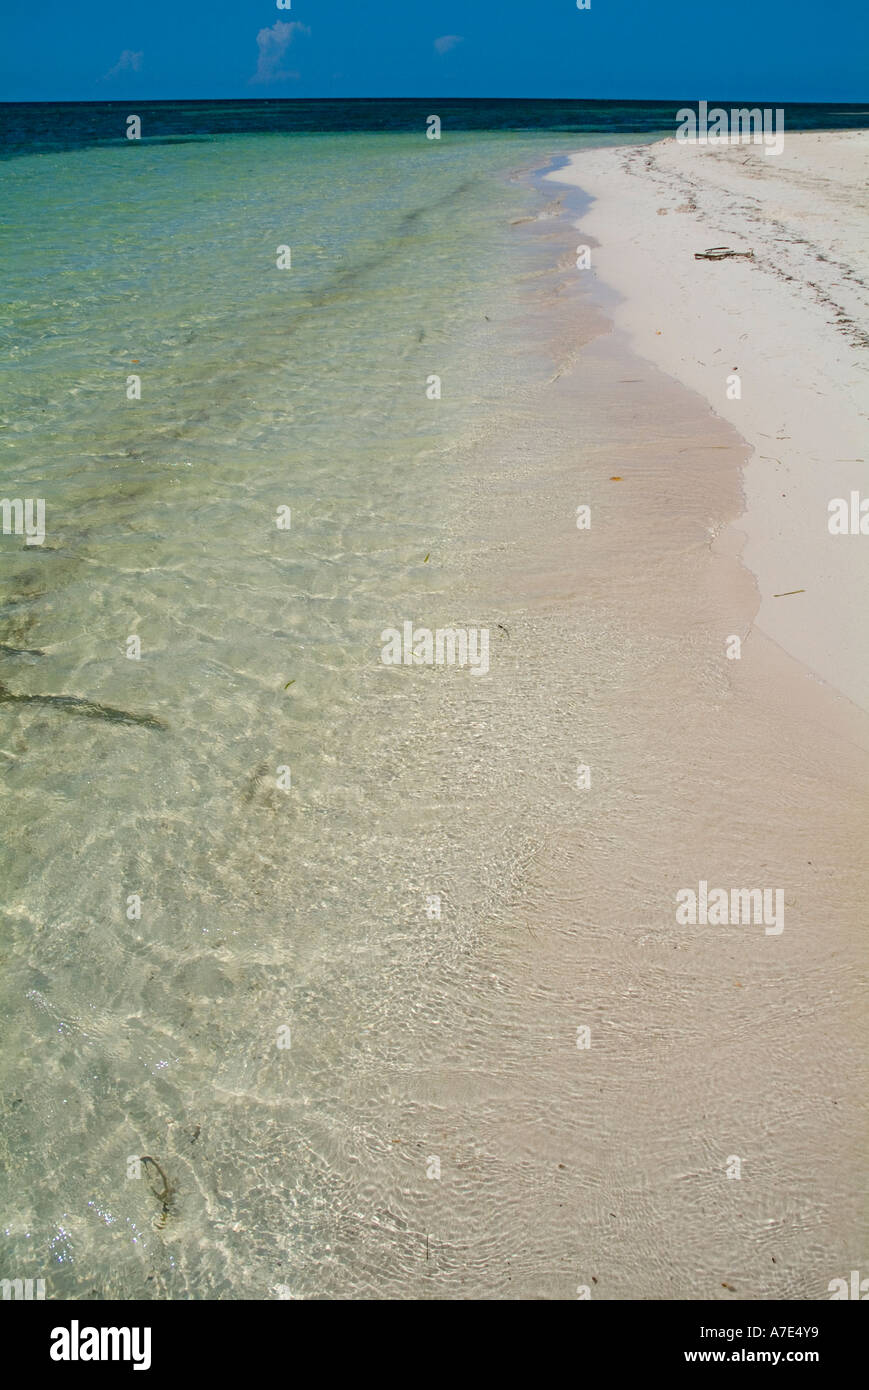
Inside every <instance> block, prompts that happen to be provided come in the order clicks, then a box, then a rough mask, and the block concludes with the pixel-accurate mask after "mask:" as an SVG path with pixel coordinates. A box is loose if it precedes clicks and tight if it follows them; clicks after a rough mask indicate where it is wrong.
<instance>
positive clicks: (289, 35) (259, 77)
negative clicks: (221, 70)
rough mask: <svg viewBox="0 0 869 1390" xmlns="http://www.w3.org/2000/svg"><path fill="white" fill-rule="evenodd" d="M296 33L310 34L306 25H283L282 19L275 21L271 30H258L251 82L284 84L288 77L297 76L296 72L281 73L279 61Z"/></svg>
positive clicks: (295, 22)
mask: <svg viewBox="0 0 869 1390" xmlns="http://www.w3.org/2000/svg"><path fill="white" fill-rule="evenodd" d="M297 31H298V32H299V33H301V34H310V32H311V31H310V29H309V28H308V26H307V24H299V23H297V21H296V20H293V22H292V23H291V24H285V23H284V22H283V20H282V19H278V20H276V21H275V23H274V24H273V25H272V27H271V29H260V31H259V33H258V34H257V36H256V46H257V48H258V49H259V58H258V59H257V65H256V72H255V73H254V75H253V77H252V78H251V79H250V80H251V82H284V81H286V79H287V78H289V77H298V76H299V74H298V73H297V72H282V71H281V59H282V58H283V56H284V54H285V53H286V51H287V49H288V48H289V46H290V44H291V43H292V41H293V35H294V34H295V33H296V32H297Z"/></svg>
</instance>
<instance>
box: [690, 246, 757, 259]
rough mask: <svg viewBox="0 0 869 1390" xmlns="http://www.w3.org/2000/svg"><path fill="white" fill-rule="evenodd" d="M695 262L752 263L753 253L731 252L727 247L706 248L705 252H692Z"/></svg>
mask: <svg viewBox="0 0 869 1390" xmlns="http://www.w3.org/2000/svg"><path fill="white" fill-rule="evenodd" d="M694 259H695V261H726V260H730V259H733V260H744V261H753V260H754V252H753V251H731V249H730V247H729V246H707V248H706V250H705V251H695V252H694Z"/></svg>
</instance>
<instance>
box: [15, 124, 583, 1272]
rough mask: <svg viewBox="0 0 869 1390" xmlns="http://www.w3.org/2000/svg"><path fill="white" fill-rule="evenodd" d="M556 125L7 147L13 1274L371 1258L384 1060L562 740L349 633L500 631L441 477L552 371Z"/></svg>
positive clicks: (473, 540) (508, 690)
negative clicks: (541, 230) (534, 232)
mask: <svg viewBox="0 0 869 1390" xmlns="http://www.w3.org/2000/svg"><path fill="white" fill-rule="evenodd" d="M578 138H579V137H577V136H576V135H575V134H574V135H571V136H563V137H559V136H554V135H547V136H545V137H542V136H540V137H536V138H535V137H531V136H527V135H504V134H497V135H481V134H474V135H472V134H458V135H454V136H453V137H452V138H451V139H450V140H448V141H447V140H444V141H442V142H440V143H437V142H432V141H428V140H426V139H425V138H424V136H423V135H422V134H419V133H417V134H412V135H411V134H365V133H358V134H352V135H341V134H310V135H306V136H304V137H301V136H299V137H294V136H290V135H286V134H282V135H275V134H267V133H261V134H245V135H233V134H229V135H224V136H220V137H219V138H216V139H214V140H210V141H208V142H198V141H192V142H189V143H179V144H155V145H150V146H149V145H148V144H147V143H143V144H142V145H138V146H135V145H132V144H131V145H130V146H127V145H123V144H115V145H110V146H107V147H83V148H75V149H71V150H67V151H64V152H54V153H43V154H40V155H37V156H32V157H23V158H19V159H16V160H13V161H10V162H8V163H7V164H6V165H5V166H4V167H3V182H4V185H5V188H4V206H5V212H4V242H5V251H4V256H5V261H6V265H7V297H6V300H5V302H4V305H3V310H2V324H0V327H2V335H3V346H4V361H5V367H4V372H3V409H2V425H3V444H2V447H3V462H4V467H3V478H4V495H6V496H9V497H19V496H20V497H40V498H44V499H45V504H46V535H45V542H44V544H43V545H42V546H25V545H24V544H23V543H22V540H21V538H20V537H17V536H15V535H7V536H3V537H2V540H0V547H2V550H0V554H2V571H0V642H2V644H3V651H2V654H0V659H2V676H0V679H2V682H3V686H4V689H5V691H6V693H7V695H10V696H14V697H16V698H15V699H14V700H7V702H6V703H2V704H0V727H2V735H0V747H2V750H3V751H2V756H0V763H2V771H3V796H4V803H5V814H6V823H7V834H6V843H5V850H4V860H5V864H4V872H3V883H4V890H3V931H2V943H3V946H2V950H3V982H2V985H0V990H2V1012H3V1015H4V1018H5V1020H6V1023H5V1029H6V1034H5V1036H6V1047H4V1050H3V1060H2V1063H0V1078H2V1098H3V1099H2V1105H3V1109H4V1113H5V1119H6V1124H5V1138H4V1140H3V1149H2V1158H3V1164H4V1179H3V1183H4V1190H3V1193H2V1198H3V1200H2V1211H3V1214H4V1218H3V1224H4V1230H5V1233H6V1241H5V1255H4V1264H8V1265H9V1267H10V1269H14V1270H16V1271H17V1270H19V1269H20V1270H21V1277H45V1278H47V1279H48V1281H49V1287H50V1296H55V1297H90V1296H106V1297H120V1298H132V1297H148V1296H160V1297H205V1298H208V1297H274V1296H276V1295H275V1294H274V1288H275V1287H277V1286H280V1287H290V1286H291V1287H292V1289H293V1291H294V1296H317V1294H318V1293H319V1292H321V1291H322V1290H323V1289H324V1288H326V1287H328V1289H329V1291H330V1292H331V1293H333V1294H334V1293H336V1292H337V1293H339V1294H340V1293H342V1292H345V1293H348V1294H349V1293H352V1292H353V1291H354V1290H355V1289H358V1288H360V1287H368V1288H369V1289H371V1288H373V1289H375V1290H376V1288H377V1285H378V1278H379V1275H380V1274H382V1273H383V1272H385V1269H386V1267H387V1264H388V1262H389V1260H390V1259H391V1253H390V1250H389V1248H388V1247H383V1246H382V1244H378V1242H377V1241H376V1240H375V1241H374V1243H373V1244H372V1242H371V1239H370V1235H369V1236H366V1235H365V1232H369V1233H370V1231H371V1230H372V1229H373V1228H375V1227H377V1226H378V1225H379V1224H381V1220H380V1217H378V1215H377V1213H378V1211H381V1210H382V1209H383V1208H385V1207H386V1206H387V1205H388V1196H387V1195H384V1192H383V1191H381V1176H380V1174H381V1172H382V1164H380V1163H379V1160H378V1154H379V1152H380V1150H381V1148H383V1146H387V1151H388V1143H389V1140H388V1137H387V1136H385V1135H384V1133H383V1119H382V1109H383V1106H384V1105H385V1106H386V1107H387V1110H388V1090H389V1085H388V1077H389V1075H390V1073H391V1071H394V1069H395V1068H398V1070H399V1071H401V1070H403V1069H404V1068H405V1067H406V1066H409V1065H414V1064H415V1063H414V1059H416V1061H417V1062H418V1060H419V1058H420V1057H421V1056H423V1055H424V1054H425V1051H426V1048H427V1046H428V1043H427V1038H428V1037H429V1036H430V1032H431V1029H433V1028H436V1027H437V1026H438V1024H439V1021H442V1019H443V1017H444V1009H445V1008H446V1001H445V999H444V998H442V999H441V1002H440V1004H439V1005H437V1006H434V1005H433V1004H432V1003H431V1001H430V1000H428V999H427V998H426V985H425V982H426V981H429V982H431V984H432V987H435V986H434V981H435V980H437V981H438V983H437V985H436V988H437V990H438V991H439V992H442V991H443V990H444V988H445V986H444V983H443V981H444V972H446V974H447V975H449V973H450V972H451V971H458V972H459V973H460V974H461V971H462V969H463V968H464V967H463V960H464V956H463V953H466V952H467V951H468V949H469V945H470V943H471V942H472V941H473V939H474V934H475V932H476V931H477V930H478V928H479V924H480V922H481V921H483V920H485V918H486V915H487V913H489V912H490V911H492V910H493V909H494V908H495V907H496V906H497V904H498V903H499V902H500V901H502V900H503V899H504V897H505V894H507V893H508V892H509V889H510V885H511V883H512V882H513V880H514V877H515V875H516V874H517V873H518V872H519V869H520V867H521V863H522V862H523V857H527V855H528V854H529V853H530V852H531V851H532V849H533V847H534V845H535V844H536V843H537V842H538V841H539V838H540V836H541V834H542V830H543V827H542V823H541V821H540V816H541V812H542V810H543V799H542V796H543V794H542V792H541V790H540V788H541V787H543V786H544V785H550V784H552V783H553V782H557V781H558V777H553V776H552V775H551V774H552V769H551V768H549V767H547V758H548V757H551V758H552V760H553V762H554V763H557V761H558V759H559V758H561V759H562V771H561V773H560V774H559V776H560V777H562V778H563V766H564V759H563V756H562V754H561V753H560V752H559V750H558V748H557V747H556V744H557V739H556V740H554V741H553V743H552V745H551V747H550V751H549V754H544V756H543V757H542V759H541V755H540V752H539V746H537V747H536V748H534V750H533V751H532V740H531V735H532V733H534V732H536V733H537V735H538V738H539V734H540V718H541V713H540V708H539V707H536V708H532V707H530V706H528V705H527V704H526V703H524V702H523V701H522V700H521V699H519V700H517V699H516V691H515V686H513V687H511V685H510V682H509V681H508V680H506V679H505V678H502V679H501V680H500V681H498V680H495V679H494V678H493V677H489V678H488V679H486V680H481V681H477V680H473V679H471V678H469V675H468V673H467V672H466V671H465V672H462V671H454V672H441V671H434V672H432V671H428V670H425V671H416V670H414V671H411V672H409V673H408V672H406V671H404V670H401V669H399V670H398V671H395V670H387V669H386V668H384V667H383V666H382V665H381V664H380V662H379V659H378V657H379V650H380V633H381V631H382V630H383V629H384V628H385V627H388V626H391V625H393V624H398V625H400V624H401V623H402V622H403V621H405V620H410V621H415V622H422V623H427V624H428V625H430V626H431V627H435V626H437V625H438V624H441V625H443V624H447V623H457V624H463V625H476V626H483V625H488V626H489V627H490V628H491V629H492V631H493V636H497V633H496V623H497V620H498V617H499V614H498V613H497V612H492V611H486V612H479V611H475V610H474V609H473V608H472V607H469V605H472V604H473V602H474V599H473V590H472V588H471V587H469V585H468V583H467V582H466V580H465V577H464V576H465V572H466V568H467V563H466V562H467V561H468V560H469V559H470V558H471V557H472V556H473V554H474V551H475V549H476V546H477V543H478V537H479V533H480V529H481V524H482V522H481V518H480V516H479V514H478V515H476V516H475V514H474V505H475V492H474V475H473V469H472V466H471V461H472V459H473V456H474V449H475V447H476V446H477V445H478V444H480V443H482V442H484V441H486V440H487V439H489V438H491V436H492V434H493V432H494V431H495V430H496V429H498V428H499V425H500V422H501V420H502V417H503V412H504V410H505V408H507V407H508V406H511V405H512V406H515V404H516V402H517V401H522V400H526V401H527V400H528V399H530V397H531V395H533V391H534V389H535V384H536V383H537V382H538V381H539V380H542V379H543V377H544V375H545V373H546V372H547V371H549V370H551V365H550V364H549V363H548V361H547V360H546V358H545V355H544V354H543V353H542V351H541V350H540V349H538V348H536V347H535V346H533V345H532V344H531V343H530V342H528V341H526V340H525V337H524V335H523V332H522V330H521V322H522V319H521V315H522V313H523V311H524V309H525V307H526V305H527V303H528V297H529V295H530V294H533V291H534V286H535V284H536V283H537V280H538V279H539V278H540V277H543V276H545V274H546V272H547V271H548V269H549V267H550V265H551V262H552V259H553V254H554V253H553V248H552V245H551V244H549V243H547V242H545V241H535V239H534V238H533V237H524V238H523V237H522V236H520V235H518V234H517V230H516V227H515V226H514V225H513V224H514V223H516V222H519V221H520V220H521V219H530V218H534V217H536V216H537V215H538V214H539V213H540V212H541V210H542V209H543V204H544V199H543V198H542V196H541V195H540V194H539V193H538V192H537V191H536V190H535V188H534V186H533V185H532V184H531V182H529V181H528V180H527V179H526V178H524V177H522V178H519V177H517V171H520V170H528V169H529V168H531V167H532V166H534V165H536V164H540V163H542V162H544V161H545V159H546V157H547V156H548V154H549V153H550V152H555V151H557V150H558V148H559V147H564V148H567V147H570V148H572V147H575V146H576V144H577V141H578ZM511 171H513V176H512V177H511ZM280 245H289V246H290V247H291V255H292V265H291V268H290V269H287V270H283V269H278V268H277V267H276V257H277V248H278V247H279V246H280ZM433 373H436V374H438V375H439V376H440V377H441V381H442V396H441V399H440V400H431V399H429V398H428V397H427V394H426V383H427V380H428V378H429V377H430V375H431V374H433ZM131 374H136V375H137V376H139V377H140V379H141V399H140V400H130V399H128V398H127V389H126V388H127V380H128V377H129V376H130V375H131ZM481 505H484V504H482V503H481ZM281 507H289V508H291V514H292V523H291V527H290V529H289V530H283V529H279V528H278V527H277V525H276V517H277V515H278V509H279V508H281ZM482 521H484V518H483V519H482ZM130 637H137V638H138V639H139V641H140V643H141V657H140V659H138V660H136V659H130V658H129V657H128V656H127V650H128V639H129V638H130ZM494 659H497V658H494ZM408 676H409V679H408ZM58 696H60V697H63V700H61V701H58V700H57V699H56V697H58ZM40 697H42V698H40ZM70 698H71V699H72V700H73V701H82V702H89V704H88V706H87V707H84V706H83V705H82V704H75V703H70V702H69V700H70ZM106 711H108V714H106ZM112 712H114V713H112ZM122 716H127V718H126V720H125V719H124V718H123V717H122ZM142 718H144V719H145V720H148V721H151V722H150V724H149V723H145V724H142V723H136V722H135V720H137V719H142ZM131 721H132V722H131ZM161 726H162V727H161ZM523 748H524V749H526V751H527V755H524V754H522V753H521V752H517V750H521V749H523ZM285 768H289V769H290V778H291V786H290V787H289V789H286V788H285V786H279V785H278V780H279V778H282V779H283V781H284V783H285V782H286V781H287V777H286V773H282V772H281V769H285ZM432 893H434V894H440V895H443V900H444V907H443V911H444V918H443V925H439V924H438V923H437V922H436V921H432V920H431V919H430V918H429V917H427V915H426V910H425V908H426V901H427V897H428V895H429V894H432ZM138 900H140V904H141V906H140V907H139V901H138ZM283 1028H289V1029H290V1037H291V1046H290V1047H289V1048H285V1047H279V1046H278V1040H279V1038H286V1035H285V1034H281V1033H280V1032H279V1030H280V1029H283ZM375 1115H377V1116H379V1118H378V1119H375ZM145 1153H148V1154H152V1155H154V1156H155V1157H156V1158H157V1159H158V1160H159V1161H160V1162H161V1164H162V1165H163V1167H164V1168H165V1169H166V1171H167V1173H168V1174H169V1177H170V1180H171V1182H172V1185H173V1187H174V1188H175V1189H176V1192H175V1195H174V1196H173V1200H172V1207H171V1211H170V1214H169V1216H168V1219H167V1221H166V1224H165V1229H159V1230H157V1229H155V1226H154V1223H155V1220H157V1218H159V1211H160V1204H159V1203H158V1202H157V1201H156V1200H155V1198H154V1196H153V1195H152V1194H151V1193H150V1191H149V1189H148V1184H147V1181H146V1179H147V1176H148V1175H147V1173H146V1174H145V1175H144V1177H137V1176H136V1171H137V1170H136V1165H135V1163H134V1162H133V1160H135V1159H136V1157H139V1156H141V1155H142V1154H145ZM131 1163H132V1168H131V1166H130V1165H131ZM348 1222H349V1223H350V1224H351V1226H353V1230H354V1232H355V1231H356V1229H357V1227H358V1231H359V1232H361V1233H362V1234H361V1235H359V1236H358V1239H357V1237H356V1235H354V1236H353V1238H352V1239H350V1240H349V1243H348V1242H347V1241H346V1226H347V1223H348ZM342 1223H343V1224H342ZM354 1223H355V1224H354ZM157 1224H158V1225H159V1224H160V1223H159V1220H158V1221H157ZM339 1231H340V1232H342V1233H343V1236H344V1237H345V1243H344V1244H343V1245H342V1246H341V1253H340V1255H336V1256H335V1261H336V1263H335V1265H334V1267H333V1268H331V1270H330V1273H329V1277H328V1279H327V1280H325V1281H324V1277H323V1272H322V1262H323V1260H324V1259H327V1258H328V1251H329V1250H330V1249H332V1244H331V1242H332V1241H334V1240H335V1239H336V1238H337V1237H336V1232H339ZM287 1280H289V1285H288V1284H286V1281H287Z"/></svg>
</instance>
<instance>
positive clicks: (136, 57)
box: [103, 48, 145, 81]
mask: <svg viewBox="0 0 869 1390" xmlns="http://www.w3.org/2000/svg"><path fill="white" fill-rule="evenodd" d="M144 56H145V54H144V52H142V53H134V52H133V50H132V48H125V49H124V51H123V53H122V54H121V56H120V58H119V59H118V61H117V62H116V63H115V66H114V67H113V68H109V70H108V72H107V73H106V74H105V76H104V78H103V81H105V80H106V79H107V78H109V77H117V76H118V74H119V73H121V72H138V71H139V68H140V67H141V66H142V59H143V58H144Z"/></svg>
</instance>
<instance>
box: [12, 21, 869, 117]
mask: <svg viewBox="0 0 869 1390" xmlns="http://www.w3.org/2000/svg"><path fill="white" fill-rule="evenodd" d="M291 3H292V8H291V9H286V10H285V9H280V8H278V4H277V0H204V2H203V0H199V2H198V3H195V4H194V3H193V0H138V3H132V4H130V3H125V0H111V2H110V0H78V3H76V0H42V2H41V3H40V0H3V13H2V15H0V100H6V101H95V100H100V99H104V100H105V99H117V100H127V99H128V98H132V97H139V98H141V99H147V98H151V99H158V98H179V97H191V98H192V97H287V96H297V97H317V96H319V97H324V96H444V97H448V96H537V97H574V98H580V97H634V98H648V99H652V98H661V99H670V98H683V97H684V98H690V99H692V100H699V99H700V98H701V97H706V98H712V99H715V98H730V97H734V98H766V99H769V100H771V99H777V100H779V101H833V102H835V101H857V102H864V101H866V100H867V98H869V81H867V78H866V73H867V71H869V62H867V59H869V19H867V14H869V3H867V0H732V3H729V4H728V3H726V0H591V8H590V9H588V10H578V9H577V6H576V0H443V3H436V0H429V2H428V3H426V0H291Z"/></svg>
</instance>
